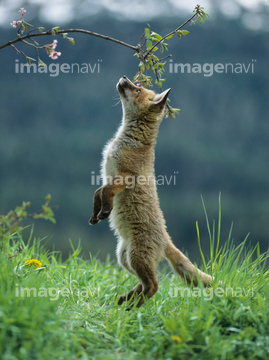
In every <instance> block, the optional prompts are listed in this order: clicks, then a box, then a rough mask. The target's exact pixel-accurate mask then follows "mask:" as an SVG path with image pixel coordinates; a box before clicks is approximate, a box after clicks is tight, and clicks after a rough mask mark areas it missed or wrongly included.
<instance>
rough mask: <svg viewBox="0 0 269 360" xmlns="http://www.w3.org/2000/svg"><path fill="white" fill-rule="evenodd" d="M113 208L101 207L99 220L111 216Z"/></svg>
mask: <svg viewBox="0 0 269 360" xmlns="http://www.w3.org/2000/svg"><path fill="white" fill-rule="evenodd" d="M111 211H112V209H107V210H106V209H101V210H100V212H99V214H98V215H97V217H98V219H99V220H105V219H107V218H108V217H109V215H110V213H111Z"/></svg>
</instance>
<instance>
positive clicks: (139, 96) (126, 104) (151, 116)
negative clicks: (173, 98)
mask: <svg viewBox="0 0 269 360" xmlns="http://www.w3.org/2000/svg"><path fill="white" fill-rule="evenodd" d="M117 90H118V92H119V94H120V99H121V102H122V108H123V116H124V118H125V119H126V120H128V119H129V120H134V119H135V118H139V119H141V120H144V121H148V122H157V123H159V122H160V121H161V120H162V118H163V114H164V107H165V103H166V100H167V97H168V94H169V91H170V90H171V89H168V90H165V91H164V92H162V93H161V94H156V93H155V92H154V91H152V90H148V89H145V88H144V87H139V86H136V85H134V84H133V83H132V82H131V81H130V80H129V79H128V78H127V77H126V76H123V77H122V78H120V80H119V82H118V84H117Z"/></svg>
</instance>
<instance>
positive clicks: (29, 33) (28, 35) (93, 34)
mask: <svg viewBox="0 0 269 360" xmlns="http://www.w3.org/2000/svg"><path fill="white" fill-rule="evenodd" d="M64 33H82V34H87V35H92V36H96V37H99V38H101V39H105V40H109V41H113V42H115V43H117V44H120V45H123V46H125V47H128V48H129V49H132V50H134V51H135V52H139V47H138V46H133V45H130V44H127V43H125V42H124V41H121V40H117V39H114V38H112V37H110V36H107V35H102V34H98V33H96V32H93V31H89V30H84V29H67V30H57V31H55V34H64ZM47 35H52V30H48V31H42V32H39V33H33V32H32V31H29V32H28V33H27V34H26V35H24V36H21V37H18V38H17V39H15V40H12V41H8V42H7V43H5V44H3V45H1V46H0V50H1V49H4V48H5V47H8V46H11V45H13V44H16V43H17V42H21V41H23V40H26V39H29V38H32V37H38V36H47Z"/></svg>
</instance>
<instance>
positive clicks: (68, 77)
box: [0, 17, 269, 262]
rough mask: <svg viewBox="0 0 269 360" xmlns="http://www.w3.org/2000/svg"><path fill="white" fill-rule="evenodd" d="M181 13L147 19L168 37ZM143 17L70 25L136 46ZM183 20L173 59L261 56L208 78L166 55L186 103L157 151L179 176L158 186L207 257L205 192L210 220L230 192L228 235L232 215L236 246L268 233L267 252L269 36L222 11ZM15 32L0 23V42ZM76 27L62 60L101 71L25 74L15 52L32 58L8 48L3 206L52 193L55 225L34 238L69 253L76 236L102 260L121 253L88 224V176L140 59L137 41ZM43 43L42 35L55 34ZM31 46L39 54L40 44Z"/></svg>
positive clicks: (161, 165)
mask: <svg viewBox="0 0 269 360" xmlns="http://www.w3.org/2000/svg"><path fill="white" fill-rule="evenodd" d="M183 20H185V19H183V18H182V19H179V18H176V17H171V18H169V19H159V20H155V21H151V22H150V25H151V29H152V30H154V31H156V32H157V33H160V34H166V33H167V32H169V31H170V30H173V29H174V28H176V27H177V26H178V25H179V24H180V23H181V22H182V21H183ZM31 22H33V20H32V21H31ZM36 23H37V25H45V24H40V21H39V20H36ZM55 25H57V24H55ZM145 26H146V24H144V23H139V22H138V23H133V22H123V21H119V20H114V19H111V18H109V17H97V18H96V19H95V20H93V19H91V21H90V23H88V22H87V23H86V22H84V23H81V22H80V23H73V24H69V25H68V26H67V27H68V28H87V29H90V30H93V31H96V32H100V33H103V34H107V35H110V36H112V37H114V38H118V39H121V40H123V41H126V42H129V43H131V44H133V45H135V44H136V43H137V41H138V40H139V38H140V36H141V34H142V33H143V31H144V27H145ZM186 29H187V30H189V31H190V34H189V35H188V36H186V37H184V38H183V39H181V40H178V39H175V38H173V39H172V40H171V41H170V52H171V53H172V54H173V61H174V63H181V62H182V63H190V64H193V63H200V64H202V65H203V64H205V63H213V64H217V63H223V64H225V63H233V64H236V63H241V64H245V66H246V67H247V66H248V64H250V63H251V64H252V63H253V62H252V60H256V62H255V66H254V73H251V70H249V72H248V73H247V74H244V73H243V74H235V73H228V74H225V73H224V74H217V73H214V75H213V76H211V77H205V76H203V74H181V73H177V74H171V73H169V71H168V64H167V66H166V73H165V78H166V82H165V83H164V88H167V87H171V88H172V91H171V93H170V99H171V104H172V106H174V107H179V108H180V109H181V112H180V115H179V116H177V118H176V119H175V120H172V119H164V121H163V123H162V125H161V128H160V134H159V138H158V143H157V148H156V175H166V176H167V177H170V176H171V175H175V176H176V184H175V185H169V186H168V185H165V186H159V188H158V190H159V196H160V202H161V207H162V209H163V211H164V215H165V218H166V219H167V226H168V231H169V233H170V234H171V236H172V238H173V240H174V241H175V243H176V244H177V245H178V246H179V247H180V248H181V249H183V250H184V251H187V252H188V253H189V255H190V256H191V258H192V259H193V260H195V261H198V262H199V261H200V260H199V259H200V258H199V254H198V246H197V240H196V226H195V223H196V221H198V222H199V226H200V231H201V239H202V246H203V248H204V249H205V251H207V249H208V242H209V240H208V235H207V231H206V223H205V217H204V212H203V207H202V202H201V197H200V195H201V194H202V196H203V198H204V201H205V204H206V208H207V211H208V215H209V219H210V221H211V223H212V222H213V219H215V220H217V218H218V196H219V193H220V192H221V198H222V237H221V239H222V243H223V242H224V241H225V239H226V238H227V236H228V233H229V229H230V226H231V223H232V222H233V223H234V225H233V237H234V239H235V242H236V243H238V242H241V241H242V240H243V239H244V238H245V236H246V235H247V234H248V233H250V236H249V241H250V242H251V243H252V244H253V245H254V244H256V243H257V242H260V244H261V247H262V250H263V251H265V250H267V246H268V234H269V221H268V217H269V181H268V180H269V141H268V139H269V122H268V120H269V119H268V98H269V90H268V82H269V71H268V58H269V57H268V55H269V42H268V34H267V33H262V32H253V31H250V30H246V29H244V28H242V27H240V26H239V25H238V24H237V22H236V21H227V20H224V19H221V18H219V19H218V21H214V20H209V21H207V22H206V23H205V24H202V25H201V24H197V25H196V26H192V27H189V26H187V27H186ZM15 36H16V31H15V30H12V29H10V30H8V31H2V32H1V34H0V40H1V43H4V42H6V41H7V40H11V39H13V38H15ZM71 36H74V38H75V41H76V44H75V46H72V45H71V44H69V43H68V41H66V40H64V39H62V38H57V39H58V42H59V43H58V47H57V50H59V51H61V52H62V55H61V57H60V58H59V59H58V60H56V61H54V62H55V63H60V64H62V63H68V64H71V63H78V64H83V63H90V64H91V65H92V66H93V65H94V64H95V63H99V64H101V66H100V73H98V72H97V71H95V72H94V73H88V74H85V73H84V74H82V73H79V74H77V73H74V74H71V73H70V74H64V73H60V74H59V76H56V77H52V76H50V75H49V74H33V73H32V74H25V73H24V74H18V73H15V59H19V62H24V58H23V56H20V55H17V54H16V52H15V51H14V50H13V49H12V48H7V49H4V50H2V51H1V54H0V64H1V68H0V76H1V90H0V91H1V97H0V126H1V127H0V129H1V132H0V134H1V137H0V154H1V155H0V171H1V174H0V213H5V212H7V211H8V210H10V209H12V208H14V207H15V206H16V205H17V204H20V203H21V202H22V201H23V200H27V201H28V200H29V201H31V203H32V210H33V211H34V210H35V209H38V208H39V206H40V205H41V203H42V202H43V199H44V197H45V196H46V194H48V193H50V194H51V195H52V203H53V204H57V205H59V209H58V210H56V220H57V224H56V225H52V224H48V223H44V222H42V221H40V222H37V223H36V225H35V234H36V236H39V237H45V236H47V242H48V243H47V246H48V247H51V248H52V247H54V249H57V250H61V251H63V254H64V256H66V255H67V253H68V251H69V249H70V245H69V241H68V239H71V240H72V241H73V243H74V244H76V243H77V242H78V240H79V239H80V240H81V245H82V247H83V252H84V253H85V256H86V257H88V252H89V251H91V252H92V253H93V254H96V253H99V256H100V257H101V258H104V257H105V256H106V255H107V253H111V256H112V257H113V256H114V249H115V244H116V240H115V237H114V235H113V234H112V233H111V232H110V230H109V227H108V222H107V221H106V222H102V223H100V224H98V225H96V226H94V227H89V225H88V218H89V216H90V213H91V204H92V196H93V193H94V191H95V189H96V188H97V186H93V185H91V175H92V172H95V174H98V173H99V163H100V160H101V151H102V148H103V146H104V144H105V142H106V141H107V140H108V139H109V138H111V137H112V135H113V133H114V132H115V131H116V129H117V127H118V125H119V122H120V120H121V105H120V104H118V100H119V98H118V95H117V92H116V89H115V85H116V83H117V81H118V79H119V78H120V77H121V76H122V75H127V76H128V77H129V78H132V77H133V76H134V75H135V73H136V72H137V61H136V59H135V58H134V57H133V53H132V51H131V50H129V49H127V48H124V47H122V46H120V45H118V44H114V43H111V42H108V41H105V40H102V39H98V38H94V37H90V36H86V35H80V34H77V35H71ZM39 41H40V44H44V43H50V42H52V39H51V38H46V40H45V39H44V38H42V39H41V38H40V40H39ZM18 47H20V45H18ZM20 48H21V47H20ZM24 51H25V52H26V53H27V55H29V56H32V57H35V53H34V50H32V49H29V48H27V49H26V48H24ZM41 58H42V60H43V61H44V62H45V63H47V64H50V63H52V62H53V61H51V60H50V59H49V58H48V56H47V55H46V54H45V52H41ZM98 60H99V61H98ZM155 90H156V88H155ZM175 172H178V173H176V174H175ZM26 231H27V230H26Z"/></svg>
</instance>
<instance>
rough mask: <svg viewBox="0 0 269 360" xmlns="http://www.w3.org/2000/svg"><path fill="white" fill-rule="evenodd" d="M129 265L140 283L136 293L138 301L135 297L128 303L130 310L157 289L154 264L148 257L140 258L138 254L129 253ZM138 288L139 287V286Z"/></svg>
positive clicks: (142, 302) (139, 304)
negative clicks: (139, 290) (138, 291)
mask: <svg viewBox="0 0 269 360" xmlns="http://www.w3.org/2000/svg"><path fill="white" fill-rule="evenodd" d="M131 266H132V269H133V271H135V273H136V276H137V277H138V279H139V280H140V283H141V285H142V286H141V292H140V294H139V295H138V302H137V303H136V301H135V299H134V300H133V301H132V302H131V303H130V305H129V308H128V310H130V309H131V308H132V307H133V306H134V305H135V303H136V305H135V306H136V307H140V306H141V305H143V304H144V302H145V301H146V300H148V299H150V298H151V297H152V296H153V295H154V294H155V293H156V292H157V291H158V289H159V286H158V282H157V276H156V272H155V264H154V263H152V261H150V259H145V258H142V256H141V255H139V254H131ZM139 289H140V288H139Z"/></svg>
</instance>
